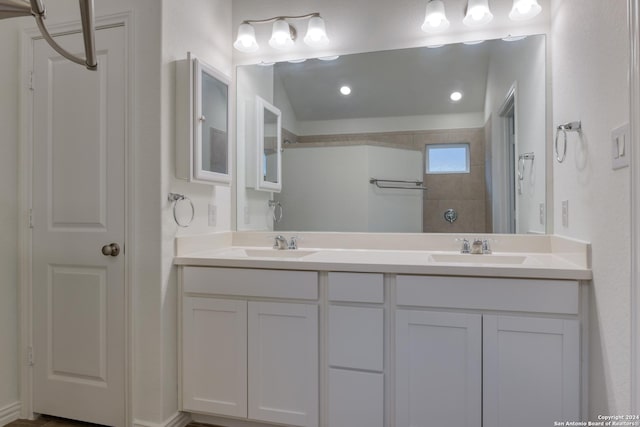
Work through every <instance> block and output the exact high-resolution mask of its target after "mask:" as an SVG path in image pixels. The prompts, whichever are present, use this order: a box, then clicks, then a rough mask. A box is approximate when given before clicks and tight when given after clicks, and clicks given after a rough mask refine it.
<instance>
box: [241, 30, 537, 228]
mask: <svg viewBox="0 0 640 427" xmlns="http://www.w3.org/2000/svg"><path fill="white" fill-rule="evenodd" d="M545 57H546V51H545V38H544V36H530V37H527V38H525V39H524V40H519V41H512V42H506V41H502V40H494V41H488V42H485V43H482V44H479V45H473V46H468V45H463V44H459V45H448V46H444V47H441V48H438V49H428V48H412V49H400V50H393V51H381V52H369V53H362V54H354V55H346V56H342V57H340V58H339V59H338V60H335V61H332V62H326V61H318V60H307V61H306V62H303V63H288V62H284V63H278V64H276V65H275V66H272V67H263V66H259V65H254V66H241V67H238V79H237V83H238V105H237V107H238V141H237V143H238V150H239V153H241V152H243V150H245V148H244V147H245V145H246V144H247V142H246V141H249V139H248V135H251V134H252V132H253V130H252V129H250V123H251V121H250V120H249V118H248V117H246V116H247V115H249V114H250V108H249V107H248V105H249V104H247V101H246V100H247V99H249V97H250V96H251V95H252V94H254V93H258V94H260V96H262V97H265V99H267V100H269V101H271V102H272V103H273V104H274V105H275V106H276V107H277V108H278V109H279V110H280V111H281V112H282V139H283V142H284V144H283V148H284V150H283V153H282V160H281V162H282V164H281V167H282V179H281V180H282V190H281V192H280V193H279V194H276V195H274V199H275V200H276V201H278V202H280V204H281V205H282V206H283V208H284V215H283V218H282V221H281V222H279V223H277V224H275V229H277V230H282V231H352V232H358V231H360V232H373V231H380V232H456V233H487V232H497V233H511V232H516V233H544V232H545V212H546V205H545V202H546V194H545V189H546V181H545V178H546V177H545V172H546V171H545V163H544V159H545V157H546V156H545V145H546V144H545V141H546V131H545V117H546V101H545V93H546V79H545V75H546V63H545ZM345 86H348V87H349V88H350V91H348V90H341V89H342V88H343V87H345ZM348 92H349V94H345V93H348ZM454 92H459V94H458V95H457V97H460V96H461V99H458V100H454V98H456V96H452V94H453V93H454ZM456 99H457V98H456ZM448 144H450V145H451V148H456V147H461V146H464V147H467V148H466V149H465V150H463V151H464V155H465V156H466V157H465V159H457V161H458V163H460V162H462V163H463V164H464V166H465V168H463V169H461V168H458V169H461V170H457V171H456V170H453V173H429V171H428V164H427V153H428V152H429V150H428V148H429V147H431V146H434V145H435V146H436V147H446V145H448ZM445 151H446V150H445ZM434 153H435V151H434ZM451 153H453V154H460V150H452V151H451ZM524 153H534V154H535V160H533V161H527V162H526V163H525V166H526V168H525V170H524V171H523V172H522V173H519V170H518V168H517V164H518V159H519V156H520V155H522V154H524ZM266 154H267V153H266V152H265V155H266ZM455 160H456V159H453V158H452V159H448V158H447V157H446V155H445V156H444V157H443V156H438V161H439V162H440V163H441V164H439V165H437V167H438V168H444V169H445V170H448V169H450V168H452V167H453V166H455V164H454V163H455ZM452 162H453V163H452ZM243 163H244V164H243ZM247 167H248V164H247V160H246V157H243V156H240V155H238V168H239V170H242V169H244V168H247ZM454 169H455V168H454ZM372 179H378V180H397V181H407V182H408V183H410V184H409V185H408V187H411V186H413V187H414V188H406V189H405V188H393V189H391V188H388V189H385V188H379V187H378V186H376V185H375V184H373V183H372ZM416 182H417V183H422V185H416V184H415V183H416ZM411 183H412V184H411ZM422 186H424V187H426V188H427V190H426V191H422V190H421V187H422ZM400 187H403V185H400ZM237 188H238V195H237V196H238V197H237V202H238V207H237V212H238V221H237V224H238V229H239V230H247V229H252V230H255V229H260V230H272V229H274V224H273V220H272V215H271V214H270V212H269V211H268V209H269V208H268V205H267V203H266V201H267V199H266V197H267V196H264V195H262V196H259V195H256V194H255V193H256V192H255V191H252V190H251V189H249V188H244V187H243V188H241V186H240V185H238V187H237ZM261 198H265V200H264V201H262V199H261ZM451 210H453V211H455V213H456V215H455V217H456V219H455V221H451V219H452V218H453V217H454V216H452V215H450V214H449V215H447V216H445V213H447V212H450V211H451Z"/></svg>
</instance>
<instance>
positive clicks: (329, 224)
mask: <svg viewBox="0 0 640 427" xmlns="http://www.w3.org/2000/svg"><path fill="white" fill-rule="evenodd" d="M282 158H283V160H282V165H283V169H282V192H281V193H280V194H276V196H275V198H276V200H278V201H279V202H280V203H282V208H283V219H282V222H280V223H279V224H277V225H276V229H277V230H293V231H352V232H373V231H387V232H417V233H419V232H420V231H421V230H422V193H421V192H419V191H408V190H379V189H377V188H375V187H374V186H373V185H371V184H370V183H369V179H370V178H372V177H374V178H380V179H385V178H386V179H404V180H412V181H414V180H417V179H420V176H422V153H421V152H420V151H415V150H403V149H398V148H387V147H373V146H367V145H358V146H341V147H305V148H291V149H285V151H284V153H283V157H282Z"/></svg>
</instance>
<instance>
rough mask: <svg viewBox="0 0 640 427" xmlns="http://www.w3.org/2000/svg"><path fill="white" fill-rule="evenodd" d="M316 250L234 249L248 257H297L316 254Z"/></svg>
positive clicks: (236, 254)
mask: <svg viewBox="0 0 640 427" xmlns="http://www.w3.org/2000/svg"><path fill="white" fill-rule="evenodd" d="M315 253H316V251H306V250H299V249H295V250H287V249H285V250H280V249H240V250H237V251H234V253H233V255H235V256H239V257H247V258H287V259H296V258H302V257H305V256H307V255H311V254H315Z"/></svg>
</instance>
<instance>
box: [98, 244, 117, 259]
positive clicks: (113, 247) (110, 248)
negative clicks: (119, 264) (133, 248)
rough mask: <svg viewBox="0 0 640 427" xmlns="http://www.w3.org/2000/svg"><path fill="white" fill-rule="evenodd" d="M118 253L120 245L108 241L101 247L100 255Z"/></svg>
mask: <svg viewBox="0 0 640 427" xmlns="http://www.w3.org/2000/svg"><path fill="white" fill-rule="evenodd" d="M119 254H120V245H118V244H117V243H110V244H108V245H104V246H103V247H102V255H104V256H118V255H119Z"/></svg>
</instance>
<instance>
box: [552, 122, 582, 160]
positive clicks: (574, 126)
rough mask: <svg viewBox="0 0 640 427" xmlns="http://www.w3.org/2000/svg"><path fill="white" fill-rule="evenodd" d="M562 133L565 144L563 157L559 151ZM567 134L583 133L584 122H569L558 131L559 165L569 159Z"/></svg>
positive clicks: (557, 154) (556, 146)
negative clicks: (559, 138) (559, 140)
mask: <svg viewBox="0 0 640 427" xmlns="http://www.w3.org/2000/svg"><path fill="white" fill-rule="evenodd" d="M560 132H562V135H563V136H564V144H563V146H562V156H560V150H558V136H560ZM567 132H578V133H581V132H582V122H580V121H577V122H569V123H565V124H563V125H560V126H558V127H557V129H556V141H555V144H554V146H555V152H556V160H557V161H558V163H562V162H564V160H565V158H566V157H567Z"/></svg>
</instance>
